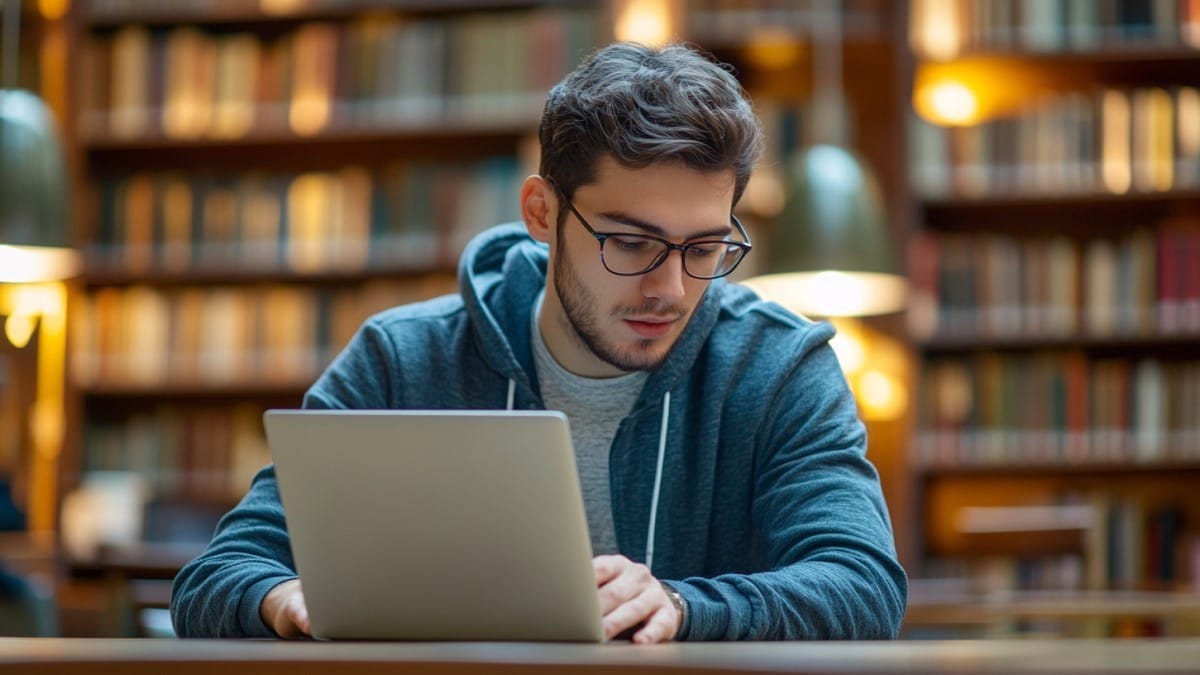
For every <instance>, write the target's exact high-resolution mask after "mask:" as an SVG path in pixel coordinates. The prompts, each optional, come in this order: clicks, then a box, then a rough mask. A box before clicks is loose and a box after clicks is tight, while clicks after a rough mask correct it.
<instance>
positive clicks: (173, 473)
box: [80, 401, 299, 499]
mask: <svg viewBox="0 0 1200 675" xmlns="http://www.w3.org/2000/svg"><path fill="white" fill-rule="evenodd" d="M298 403H299V401H297V404H298ZM262 413H263V409H262V408H261V407H260V406H257V405H255V404H252V403H240V404H238V405H235V406H221V407H215V406H211V405H210V406H203V405H200V406H184V405H174V404H160V405H156V406H154V407H152V408H151V409H150V410H147V411H142V412H138V413H134V414H132V415H129V416H122V417H115V418H103V417H97V416H93V417H90V418H89V419H88V421H87V422H86V423H85V425H84V430H83V431H84V433H83V456H82V462H81V466H80V470H81V472H82V473H83V474H84V475H85V476H86V475H88V474H93V473H96V472H100V471H124V472H132V473H135V474H138V475H140V476H141V477H142V479H143V480H144V483H145V486H146V488H147V489H148V492H149V495H148V496H149V497H155V496H180V495H190V496H193V497H201V496H206V497H210V498H217V499H231V498H234V499H235V498H237V497H240V496H241V495H243V494H245V492H246V489H247V488H248V487H249V486H250V479H251V478H252V477H253V476H254V474H255V472H257V471H258V470H259V469H261V468H262V467H264V466H266V465H267V464H268V463H269V462H270V461H271V458H270V453H269V452H268V450H267V444H266V440H265V438H264V435H263V428H262Z"/></svg>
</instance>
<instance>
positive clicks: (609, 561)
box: [592, 555, 629, 588]
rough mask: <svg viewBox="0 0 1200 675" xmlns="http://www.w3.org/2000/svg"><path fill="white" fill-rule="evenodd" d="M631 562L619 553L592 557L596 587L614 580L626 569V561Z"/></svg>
mask: <svg viewBox="0 0 1200 675" xmlns="http://www.w3.org/2000/svg"><path fill="white" fill-rule="evenodd" d="M627 562H629V561H628V560H627V559H626V558H624V557H622V556H619V555H598V556H596V557H595V558H592V571H593V572H595V574H596V587H597V588H599V587H600V586H603V585H604V584H607V583H608V582H610V581H612V580H613V579H615V578H616V577H617V575H619V574H620V573H621V570H622V569H624V567H625V565H624V563H627Z"/></svg>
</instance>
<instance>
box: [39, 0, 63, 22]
mask: <svg viewBox="0 0 1200 675" xmlns="http://www.w3.org/2000/svg"><path fill="white" fill-rule="evenodd" d="M70 8H71V0H38V14H41V15H42V18H43V19H45V20H46V21H58V20H59V19H61V18H63V17H64V16H66V15H67V10H68V9H70Z"/></svg>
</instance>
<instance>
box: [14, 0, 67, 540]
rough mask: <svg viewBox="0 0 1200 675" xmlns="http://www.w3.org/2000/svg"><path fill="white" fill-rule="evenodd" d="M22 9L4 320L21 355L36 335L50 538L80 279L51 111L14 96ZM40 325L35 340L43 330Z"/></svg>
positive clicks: (38, 453)
mask: <svg viewBox="0 0 1200 675" xmlns="http://www.w3.org/2000/svg"><path fill="white" fill-rule="evenodd" d="M20 4H21V3H20V2H17V1H16V0H6V1H5V2H4V13H3V44H4V55H3V56H4V71H3V74H2V77H3V88H2V89H0V316H2V317H3V318H4V334H5V336H6V338H7V339H8V340H9V341H10V342H11V343H12V344H13V345H14V346H15V347H17V348H18V349H23V348H24V347H25V346H26V345H27V344H28V343H29V342H30V340H31V339H32V338H33V335H34V333H35V332H36V333H37V344H36V349H37V387H36V394H35V400H34V402H33V406H32V408H31V414H30V421H29V423H30V430H31V434H30V435H31V439H32V444H33V447H32V455H31V459H30V463H29V471H30V476H29V501H28V503H29V509H30V512H29V514H28V516H29V528H30V529H31V530H34V531H42V530H52V529H53V527H54V519H55V513H56V511H57V509H56V487H57V475H56V472H57V464H58V456H59V454H60V452H61V449H62V438H63V426H64V401H63V398H64V384H65V377H64V376H65V372H64V363H65V359H66V305H67V292H66V287H65V285H64V284H63V280H64V279H67V278H70V277H71V276H73V275H74V274H75V273H76V272H77V269H78V259H77V257H76V254H75V252H74V251H72V250H70V249H69V248H68V246H69V232H68V221H67V196H68V191H67V178H66V172H65V170H64V166H63V159H62V153H61V148H60V145H59V142H58V135H57V133H56V131H55V127H54V120H53V117H52V116H51V113H50V111H49V110H48V109H47V108H46V106H45V105H44V104H43V103H42V101H41V99H39V98H38V97H37V96H35V95H34V94H32V93H30V92H28V91H23V90H20V89H17V88H16V79H17V72H18V69H17V62H18V58H19V52H18V37H19V35H20V16H21V14H20ZM39 324H40V330H39Z"/></svg>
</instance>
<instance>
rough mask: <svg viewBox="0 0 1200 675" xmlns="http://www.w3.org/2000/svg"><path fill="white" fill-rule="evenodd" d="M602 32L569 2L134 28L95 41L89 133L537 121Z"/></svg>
mask: <svg viewBox="0 0 1200 675" xmlns="http://www.w3.org/2000/svg"><path fill="white" fill-rule="evenodd" d="M596 31H597V25H596V19H595V16H594V12H593V11H591V10H587V9H570V8H567V9H553V10H535V11H525V12H499V13H468V14H459V15H452V16H449V17H445V16H442V17H424V18H417V19H412V20H408V19H404V18H401V17H398V16H392V15H388V14H382V15H377V14H369V15H366V16H363V17H362V18H357V19H353V20H351V21H348V22H345V23H334V22H311V23H303V24H300V25H299V26H297V27H296V28H295V29H294V30H292V31H290V32H287V33H285V34H283V35H279V36H274V35H271V36H260V35H256V34H253V33H242V32H239V33H209V32H205V31H202V30H200V29H198V28H195V27H191V26H187V27H180V28H174V29H171V30H169V31H165V32H156V31H152V30H150V29H149V28H147V27H145V26H140V25H127V26H123V27H121V28H120V29H118V30H117V31H116V32H114V33H112V34H107V33H97V34H93V35H90V36H89V37H88V39H87V41H86V44H85V46H84V49H83V55H82V58H81V59H80V63H81V64H82V67H83V69H84V71H85V72H84V74H83V77H81V79H80V81H81V83H82V85H83V92H82V94H81V102H82V110H83V112H82V115H81V118H80V119H81V125H82V130H81V131H82V134H83V137H84V138H85V139H88V138H107V137H115V138H118V139H136V138H141V137H146V136H156V135H158V134H162V135H165V136H166V137H168V138H179V139H204V138H216V139H238V138H242V137H245V136H246V135H247V134H250V133H251V132H271V133H280V132H290V133H295V134H299V135H306V136H307V135H314V134H319V133H322V132H325V131H328V130H330V129H371V130H379V131H382V132H386V131H389V130H403V129H406V128H407V129H411V128H419V127H423V126H435V125H437V124H441V123H445V122H447V121H454V120H460V121H468V122H472V123H479V124H482V123H490V124H499V123H504V122H505V121H506V120H508V121H510V122H519V123H532V122H533V121H536V119H537V114H538V113H539V112H540V108H541V104H542V102H543V101H544V100H545V95H546V92H547V91H548V90H549V88H550V87H551V86H552V85H553V84H554V83H555V82H557V81H558V80H559V79H560V78H561V77H562V76H563V74H564V73H566V72H567V70H569V69H570V68H571V67H572V66H573V65H574V64H576V63H578V61H579V60H580V59H581V58H582V57H583V56H584V55H585V54H586V53H587V52H589V51H590V50H591V49H593V48H594V46H595V45H596V43H597V36H596Z"/></svg>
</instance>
